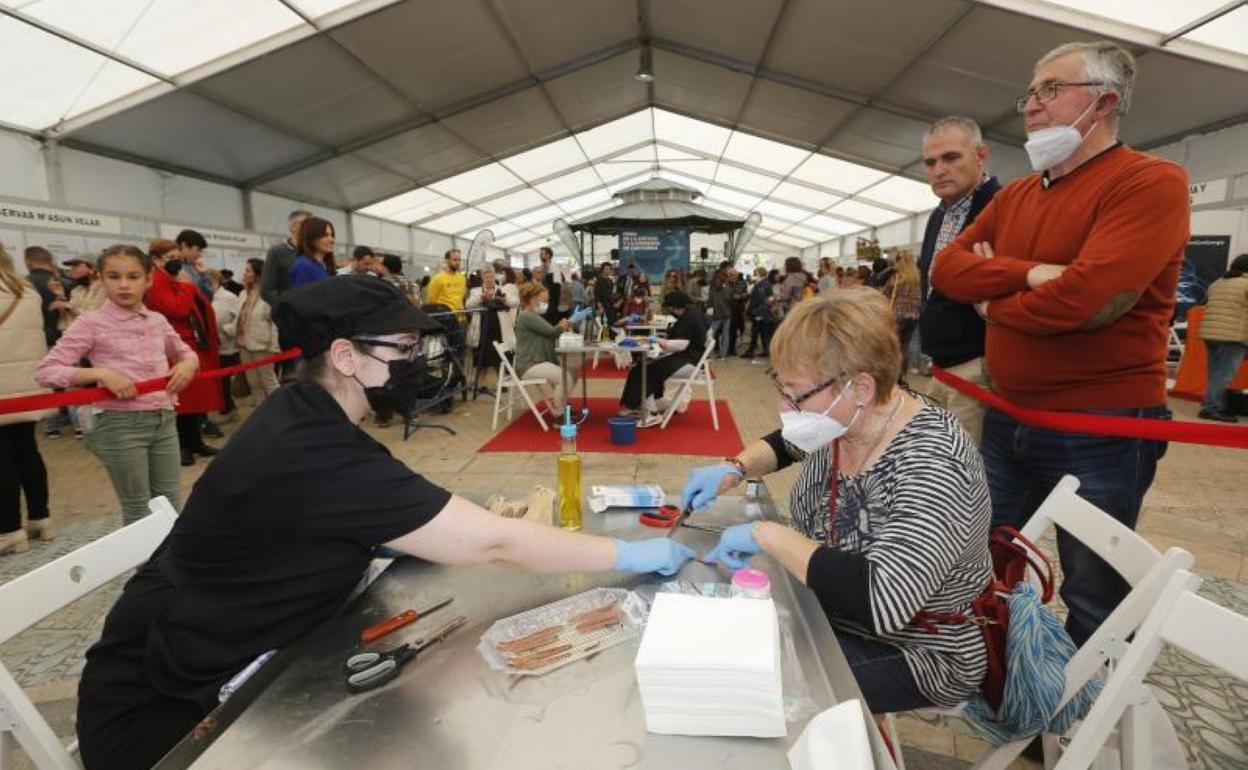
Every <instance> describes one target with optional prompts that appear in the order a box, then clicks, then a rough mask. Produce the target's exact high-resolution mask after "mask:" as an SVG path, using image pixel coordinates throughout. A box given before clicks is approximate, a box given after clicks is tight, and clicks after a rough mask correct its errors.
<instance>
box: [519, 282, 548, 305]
mask: <svg viewBox="0 0 1248 770" xmlns="http://www.w3.org/2000/svg"><path fill="white" fill-rule="evenodd" d="M544 291H546V287H545V286H543V285H541V284H540V283H538V282H537V281H529V282H528V283H524V284H521V285H520V304H521V305H528V304H529V302H531V301H532V300H533V298H534V297H536V296H538V295H540V294H541V293H542V292H544Z"/></svg>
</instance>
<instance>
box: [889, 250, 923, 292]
mask: <svg viewBox="0 0 1248 770" xmlns="http://www.w3.org/2000/svg"><path fill="white" fill-rule="evenodd" d="M893 270H894V271H895V275H896V277H895V278H894V279H893V280H894V281H896V283H897V285H898V286H918V285H919V266H918V265H917V264H915V262H914V252H912V251H910V250H909V249H899V250H898V251H897V252H896V253H895V254H893Z"/></svg>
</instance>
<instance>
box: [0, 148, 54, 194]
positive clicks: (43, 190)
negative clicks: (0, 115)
mask: <svg viewBox="0 0 1248 770" xmlns="http://www.w3.org/2000/svg"><path fill="white" fill-rule="evenodd" d="M0 195H11V196H13V197H14V198H26V199H28V200H41V201H44V200H48V177H47V174H46V173H45V172H44V168H43V148H42V147H40V145H39V143H38V142H36V141H35V140H34V139H31V138H30V137H28V136H25V135H24V134H17V133H13V132H12V131H0Z"/></svg>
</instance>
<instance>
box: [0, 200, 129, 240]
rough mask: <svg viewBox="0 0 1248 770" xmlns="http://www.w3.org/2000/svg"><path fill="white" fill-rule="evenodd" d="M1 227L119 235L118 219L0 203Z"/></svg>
mask: <svg viewBox="0 0 1248 770" xmlns="http://www.w3.org/2000/svg"><path fill="white" fill-rule="evenodd" d="M0 224H2V225H11V226H18V227H25V228H39V229H44V228H49V227H50V228H54V229H57V230H73V231H75V232H80V233H120V232H121V217H110V216H107V215H105V214H91V213H88V212H85V211H73V210H72V209H62V208H55V207H51V206H31V205H28V204H25V203H6V202H0Z"/></svg>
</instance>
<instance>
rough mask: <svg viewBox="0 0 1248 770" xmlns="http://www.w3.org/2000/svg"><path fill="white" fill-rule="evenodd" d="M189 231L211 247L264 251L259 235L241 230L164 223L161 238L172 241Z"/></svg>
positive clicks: (262, 240)
mask: <svg viewBox="0 0 1248 770" xmlns="http://www.w3.org/2000/svg"><path fill="white" fill-rule="evenodd" d="M187 229H190V230H194V231H195V232H197V233H199V234H200V235H202V236H204V240H205V241H208V246H209V247H214V246H215V247H217V248H224V249H250V250H254V251H264V239H263V238H261V237H260V234H259V233H248V232H243V231H241V230H214V229H210V228H206V227H195V226H193V225H174V224H168V223H162V224H161V226H160V237H161V238H167V239H169V240H171V241H172V240H176V239H177V237H178V233H180V232H182V231H183V230H187Z"/></svg>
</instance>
